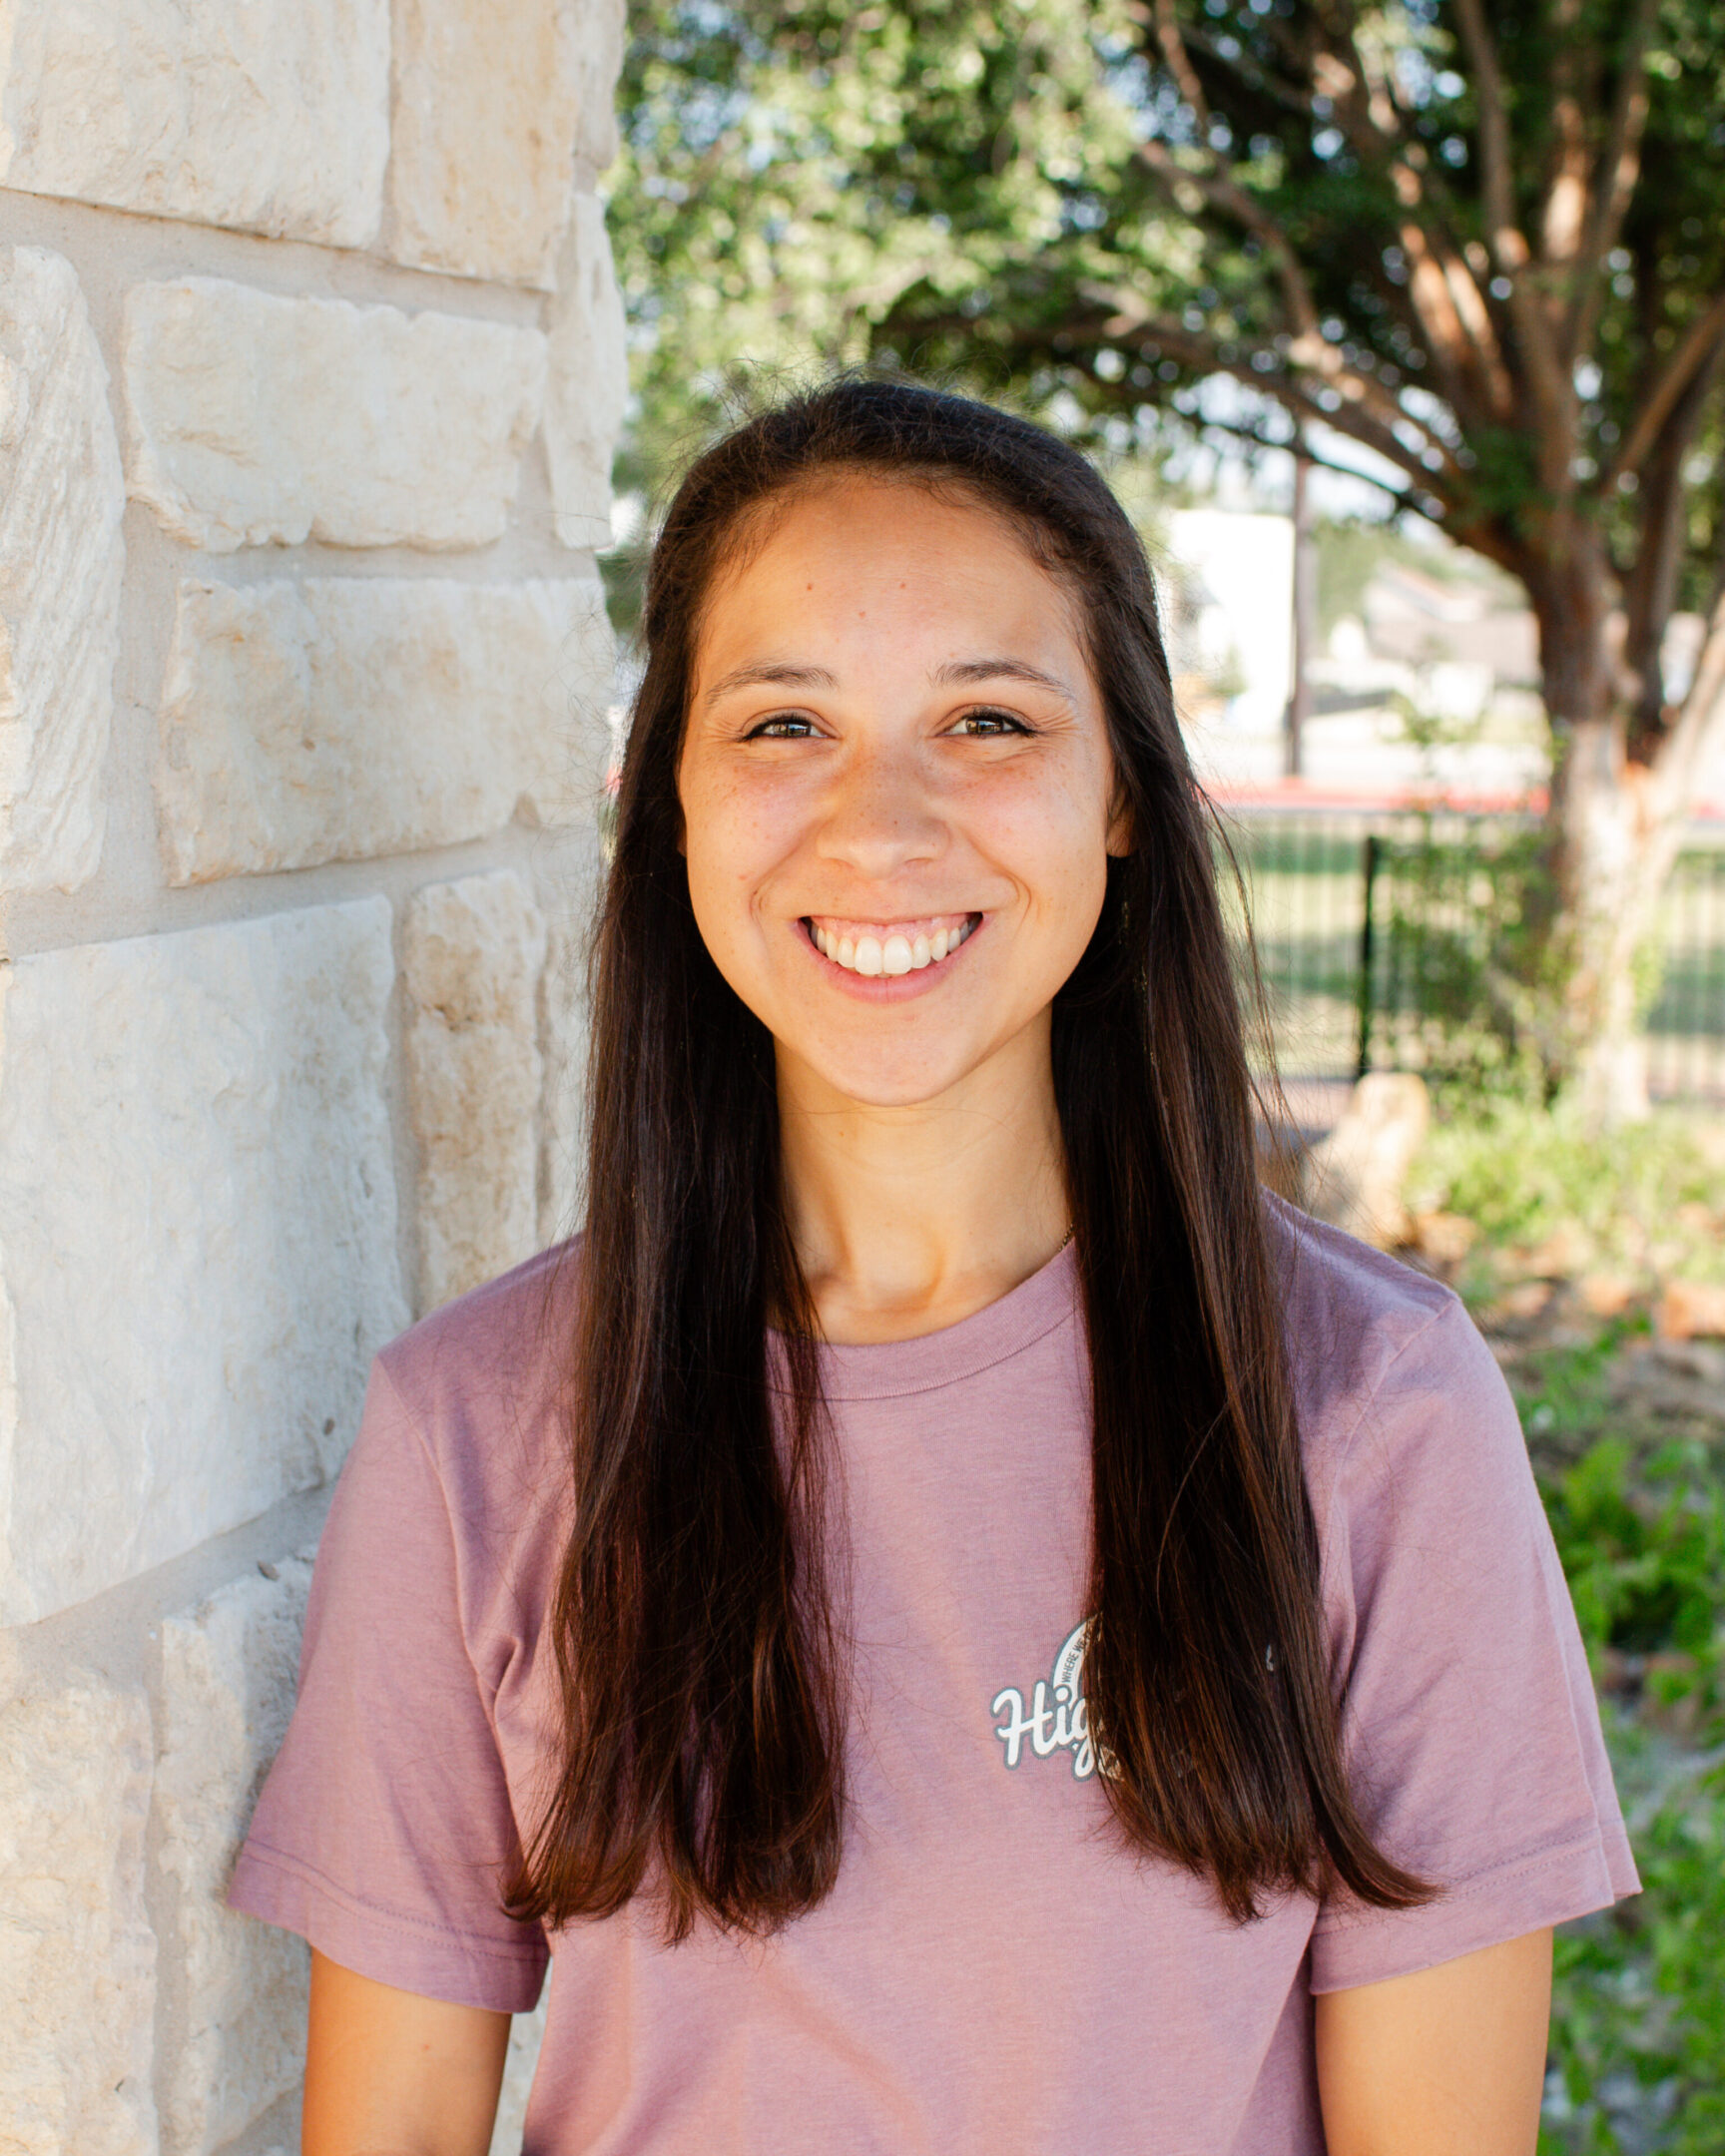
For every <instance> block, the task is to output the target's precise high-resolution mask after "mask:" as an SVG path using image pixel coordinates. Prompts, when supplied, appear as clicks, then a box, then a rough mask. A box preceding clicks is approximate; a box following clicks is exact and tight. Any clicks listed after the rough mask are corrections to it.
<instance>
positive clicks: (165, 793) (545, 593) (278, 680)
mask: <svg viewBox="0 0 1725 2156" xmlns="http://www.w3.org/2000/svg"><path fill="white" fill-rule="evenodd" d="M610 671H611V632H610V628H609V626H608V624H607V622H606V619H605V606H604V595H603V593H602V591H601V589H600V586H599V583H598V581H597V579H596V578H585V579H574V580H569V581H557V582H548V581H541V582H527V583H521V584H464V583H454V582H447V581H444V580H441V579H432V578H424V579H418V578H414V579H401V578H394V577H387V578H386V577H363V578H360V577H353V578H325V577H307V578H305V579H304V580H303V581H301V582H296V583H289V582H286V581H284V582H277V581H274V580H272V581H269V582H264V583H258V584H249V585H245V586H232V585H225V584H207V583H203V582H194V581H188V582H185V583H183V584H182V585H181V587H180V593H179V602H178V607H177V612H176V620H175V627H174V637H173V643H172V646H171V649H170V653H169V661H168V672H167V679H166V682H165V684H164V687H163V694H162V712H161V747H160V754H159V757H158V761H157V767H156V799H157V808H158V811H159V815H160V820H161V830H162V842H163V848H164V852H165V856H166V864H167V872H168V877H169V880H170V881H171V882H174V883H199V882H204V881H207V880H208V879H210V878H211V877H214V876H226V875H236V874H246V873H253V872H258V871H263V870H271V869H279V868H303V867H307V866H309V865H311V864H312V863H313V862H317V861H326V860H354V859H360V858H364V857H368V856H372V855H376V854H382V853H399V852H406V851H410V850H412V849H414V848H416V847H419V846H431V845H450V844H454V843H456V842H458V841H460V840H462V839H467V838H477V837H480V836H482V835H484V834H485V833H486V832H488V831H494V830H499V829H501V828H502V827H503V826H504V825H505V824H506V823H508V821H509V820H510V818H511V817H512V816H514V815H517V814H520V815H523V816H525V817H526V818H527V819H528V820H530V821H534V822H538V823H542V824H554V823H561V822H568V821H572V820H575V819H577V818H579V817H582V816H590V815H591V814H592V812H593V805H594V802H595V800H596V798H597V789H598V786H599V783H600V771H599V766H600V763H601V760H602V746H601V745H602V741H603V728H602V725H601V724H600V722H599V720H598V718H597V717H596V716H595V706H596V705H597V704H598V703H599V702H600V700H601V699H602V698H603V695H604V693H605V689H606V687H607V686H608V684H609V680H610Z"/></svg>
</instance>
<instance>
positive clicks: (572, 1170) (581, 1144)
mask: <svg viewBox="0 0 1725 2156" xmlns="http://www.w3.org/2000/svg"><path fill="white" fill-rule="evenodd" d="M598 851H599V845H598V833H597V831H595V832H594V834H593V845H592V852H591V854H590V855H589V856H588V858H587V859H586V860H584V861H583V862H582V863H581V866H580V868H579V870H575V869H571V871H570V872H569V873H568V874H566V875H563V876H559V877H558V878H557V879H556V880H555V883H554V885H549V886H546V887H542V888H541V890H540V902H541V905H542V907H543V909H544V913H545V917H546V921H547V923H548V926H549V934H548V936H547V947H546V956H545V970H544V973H543V974H542V975H541V978H540V989H539V1041H540V1049H541V1053H542V1055H543V1058H544V1064H545V1087H544V1092H543V1095H542V1097H541V1101H540V1109H539V1133H540V1136H539V1246H540V1248H541V1249H542V1250H543V1249H546V1248H548V1247H549V1246H550V1245H551V1244H553V1243H557V1242H561V1241H562V1239H563V1238H564V1237H565V1236H568V1235H572V1234H573V1233H574V1232H575V1230H576V1229H577V1228H579V1227H580V1225H581V1223H582V1220H583V1219H584V1218H585V1215H586V1210H587V1206H586V1177H587V1162H586V1151H585V1147H586V1130H587V1125H586V1113H585V1108H586V1100H585V1094H586V1082H587V1023H588V1006H587V941H588V929H589V923H590V920H591V915H592V908H593V892H594V887H595V884H596V882H597V878H598V869H599V862H598Z"/></svg>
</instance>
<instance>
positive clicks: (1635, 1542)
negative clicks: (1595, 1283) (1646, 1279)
mask: <svg viewBox="0 0 1725 2156" xmlns="http://www.w3.org/2000/svg"><path fill="white" fill-rule="evenodd" d="M1636 1330H1637V1329H1636V1328H1634V1327H1631V1326H1625V1325H1614V1326H1610V1327H1607V1328H1605V1329H1604V1330H1603V1331H1601V1332H1600V1333H1599V1334H1597V1335H1596V1336H1595V1337H1593V1338H1591V1339H1588V1340H1584V1341H1582V1342H1580V1343H1579V1344H1572V1345H1568V1346H1562V1347H1553V1348H1547V1349H1545V1350H1543V1351H1539V1352H1535V1353H1534V1354H1533V1355H1531V1356H1529V1357H1527V1358H1524V1360H1523V1363H1522V1366H1521V1369H1520V1371H1519V1378H1520V1381H1519V1383H1518V1384H1517V1393H1518V1398H1519V1404H1520V1406H1521V1410H1522V1414H1523V1418H1524V1420H1525V1421H1526V1423H1527V1425H1528V1427H1529V1429H1530V1430H1532V1431H1534V1432H1535V1433H1536V1434H1535V1437H1534V1447H1535V1461H1536V1464H1537V1465H1538V1466H1539V1467H1540V1470H1541V1472H1540V1481H1541V1486H1542V1489H1543V1493H1544V1496H1545V1501H1546V1507H1547V1512H1548V1515H1549V1517H1550V1520H1551V1524H1552V1529H1553V1532H1554V1534H1555V1536H1556V1540H1557V1547H1558V1552H1559V1555H1560V1556H1561V1558H1562V1560H1563V1566H1564V1570H1565V1573H1566V1574H1567V1576H1568V1579H1569V1585H1570V1591H1571V1593H1572V1594H1573V1596H1574V1599H1575V1607H1576V1613H1577V1616H1578V1617H1579V1619H1580V1623H1581V1629H1582V1634H1583V1637H1584V1639H1585V1641H1586V1644H1587V1648H1588V1653H1589V1657H1590V1659H1591V1660H1592V1662H1593V1666H1594V1670H1595V1673H1596V1675H1598V1676H1600V1677H1602V1678H1605V1679H1606V1680H1607V1681H1608V1682H1610V1683H1611V1684H1612V1688H1613V1689H1612V1691H1611V1694H1610V1695H1609V1696H1608V1697H1607V1700H1606V1729H1607V1736H1608V1740H1609V1743H1610V1748H1611V1752H1612V1757H1613V1765H1614V1767H1615V1770H1616V1776H1617V1783H1618V1788H1619V1792H1620V1793H1621V1794H1622V1795H1623V1797H1624V1798H1625V1800H1626V1804H1627V1809H1628V1814H1629V1818H1630V1823H1631V1834H1632V1839H1633V1841H1634V1845H1635V1853H1636V1862H1637V1865H1638V1868H1639V1870H1640V1872H1641V1877H1642V1883H1643V1888H1644V1890H1643V1892H1642V1894H1641V1895H1640V1896H1639V1897H1638V1898H1637V1899H1635V1900H1633V1901H1630V1902H1626V1903H1623V1904H1620V1906H1619V1907H1618V1908H1617V1909H1616V1910H1613V1911H1608V1912H1602V1913H1600V1914H1599V1915H1596V1916H1591V1917H1587V1918H1585V1919H1583V1920H1582V1921H1581V1922H1579V1923H1576V1924H1570V1925H1566V1926H1564V1928H1563V1930H1562V1932H1561V1933H1560V1934H1559V1936H1558V1940H1557V1951H1556V1968H1555V1984H1554V1994H1553V2011H1552V2028H1551V2054H1550V2056H1551V2067H1552V2072H1551V2074H1550V2076H1549V2077H1548V2081H1547V2097H1546V2106H1545V2121H1544V2128H1543V2132H1542V2134H1541V2139H1540V2149H1541V2151H1542V2152H1545V2156H1583V2152H1585V2156H1607V2152H1610V2156H1617V2152H1624V2156H1627V2152H1631V2151H1637V2150H1643V2149H1649V2150H1651V2149H1656V2150H1659V2151H1661V2152H1665V2156H1714V2152H1716V2151H1717V2150H1718V2149H1719V2147H1720V2146H1721V2145H1722V2141H1725V1985H1722V1984H1721V1981H1720V1975H1719V1966H1718V1941H1719V1939H1720V1938H1721V1937H1722V1936H1725V1773H1722V1771H1721V1769H1720V1766H1719V1764H1718V1763H1719V1760H1720V1758H1721V1751H1720V1741H1721V1739H1722V1738H1725V1714H1722V1712H1721V1692H1720V1679H1721V1671H1722V1668H1725V1492H1722V1491H1721V1487H1720V1478H1719V1474H1718V1463H1717V1444H1718V1441H1719V1439H1720V1437H1721V1436H1722V1435H1725V1413H1722V1415H1721V1418H1720V1426H1719V1427H1718V1428H1716V1429H1715V1430H1714V1432H1713V1435H1712V1441H1711V1442H1706V1441H1700V1440H1697V1439H1694V1438H1690V1439H1687V1440H1680V1441H1675V1442H1673V1441H1670V1440H1668V1439H1666V1438H1664V1437H1663V1436H1662V1435H1661V1433H1660V1432H1659V1431H1657V1430H1647V1429H1636V1430H1633V1431H1632V1433H1629V1434H1626V1433H1625V1432H1624V1428H1623V1424H1624V1419H1625V1416H1624V1406H1623V1401H1622V1399H1621V1397H1620V1395H1619V1392H1618V1390H1617V1389H1616V1388H1615V1387H1614V1386H1613V1384H1612V1372H1613V1366H1614V1364H1615V1363H1616V1361H1617V1359H1618V1357H1619V1356H1620V1355H1621V1354H1622V1352H1623V1350H1624V1349H1625V1348H1633V1346H1634V1345H1635V1333H1636ZM1674 1730H1676V1731H1679V1732H1680V1733H1681V1741H1680V1742H1679V1741H1676V1740H1675V1739H1674V1738H1673V1735H1672V1732H1673V1731H1674Z"/></svg>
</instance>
